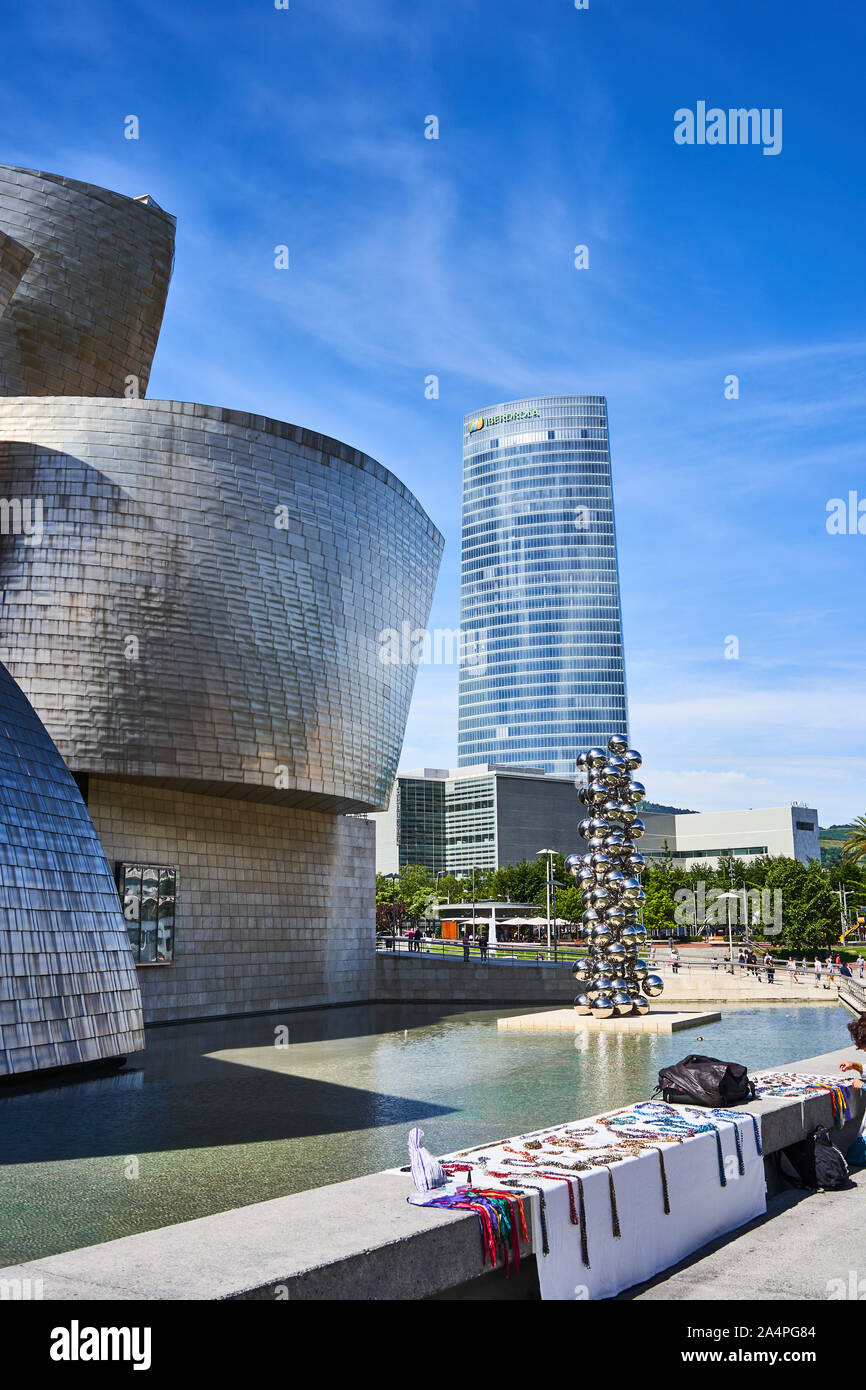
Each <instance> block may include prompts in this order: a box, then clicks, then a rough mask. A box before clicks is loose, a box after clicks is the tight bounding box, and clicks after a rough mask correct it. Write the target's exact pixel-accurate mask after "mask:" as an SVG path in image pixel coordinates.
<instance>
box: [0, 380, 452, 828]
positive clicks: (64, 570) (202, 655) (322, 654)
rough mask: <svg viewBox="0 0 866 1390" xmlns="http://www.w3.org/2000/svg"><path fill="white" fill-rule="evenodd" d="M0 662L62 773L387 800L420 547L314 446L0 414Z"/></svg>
mask: <svg viewBox="0 0 866 1390" xmlns="http://www.w3.org/2000/svg"><path fill="white" fill-rule="evenodd" d="M3 440H5V441H9V442H7V443H0V497H3V498H7V499H8V498H18V499H35V500H38V501H40V502H41V505H42V515H43V522H42V527H43V529H42V535H41V538H39V539H37V537H36V535H35V534H29V535H26V534H23V533H20V534H15V535H12V534H10V535H8V536H5V537H0V591H2V598H3V605H2V621H0V659H3V660H5V662H6V663H7V665H8V666H9V668H10V670H11V671H12V674H13V675H14V677H15V679H16V680H17V681H19V682H20V684H21V685H22V687H23V688H24V690H25V691H26V692H27V693H28V694H29V695H30V698H31V699H32V700H33V701H34V703H35V704H36V705H37V707H38V709H39V711H40V714H41V715H42V717H43V719H44V720H45V723H46V726H47V728H48V730H49V732H50V733H51V736H52V737H53V739H54V740H55V742H56V744H57V746H58V748H59V749H60V752H61V753H62V755H63V757H64V758H65V759H66V762H67V763H68V765H69V766H70V767H71V768H72V769H73V770H74V771H76V772H87V773H98V774H102V775H108V776H115V777H122V778H136V779H140V778H146V779H149V780H152V781H155V782H157V783H161V784H163V785H173V786H175V787H180V788H185V789H186V790H190V791H209V792H215V793H222V794H226V795H232V796H245V797H249V798H253V799H256V800H270V801H275V802H282V803H284V804H289V805H303V806H308V807H311V808H318V809H327V810H335V811H349V810H364V809H374V808H379V807H382V806H384V805H386V804H387V800H388V794H389V791H390V787H391V784H392V781H393V777H394V774H395V772H396V767H397V760H398V758H399V754H400V749H401V745H402V740H403V734H404V730H405V724H406V719H407V716H408V710H409V701H410V698H411V693H412V686H413V683H414V678H415V673H416V668H415V666H414V665H411V664H404V665H384V664H382V663H381V661H380V660H379V651H380V641H381V633H382V631H383V630H384V629H390V628H397V629H399V628H400V625H401V623H402V622H403V621H408V622H409V623H410V624H411V626H412V628H413V629H414V628H417V627H424V626H425V624H426V622H427V617H428V614H429V609H430V604H431V601H432V596H433V588H434V585H435V580H436V573H437V569H438V565H439V559H440V555H441V549H442V537H441V536H440V534H439V532H438V531H437V530H436V528H435V527H434V526H433V525H432V523H431V522H430V520H429V518H428V517H427V516H426V514H425V513H424V512H423V511H422V510H421V508H420V506H419V505H418V503H417V502H416V501H415V499H414V498H413V497H412V495H411V494H410V493H409V492H407V490H406V489H405V488H404V487H403V485H402V484H401V483H400V482H399V481H398V480H397V479H396V478H395V477H394V476H393V475H392V474H390V473H389V472H387V470H386V469H384V468H382V467H381V465H380V464H378V463H376V462H375V461H374V460H373V459H370V458H368V457H366V456H365V455H364V454H360V453H358V452H357V451H355V450H353V449H350V448H349V447H348V446H347V445H345V444H341V443H339V442H338V441H336V440H333V439H328V438H326V437H324V436H322V435H318V434H314V433H312V432H310V431H307V430H302V429H298V428H296V427H295V426H292V425H286V424H282V423H280V422H279V421H274V420H267V419H265V418H263V417H260V416H251V415H244V414H240V413H238V412H234V411H227V410H219V409H216V408H213V407H210V406H201V405H190V404H184V403H178V402H171V401H136V400H117V401H107V400H101V401H94V400H87V399H79V400H69V399H50V400H45V399H39V400H33V399H24V400H22V399H18V400H10V399H6V400H0V441H3Z"/></svg>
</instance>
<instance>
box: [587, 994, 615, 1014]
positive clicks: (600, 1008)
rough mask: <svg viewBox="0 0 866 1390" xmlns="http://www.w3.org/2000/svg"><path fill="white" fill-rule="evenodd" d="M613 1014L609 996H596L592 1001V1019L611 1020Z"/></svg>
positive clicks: (613, 1009) (613, 1008) (612, 1003)
mask: <svg viewBox="0 0 866 1390" xmlns="http://www.w3.org/2000/svg"><path fill="white" fill-rule="evenodd" d="M614 1012H615V1007H614V1002H613V1000H612V999H611V997H610V995H609V994H597V995H596V997H595V998H594V999H593V1001H592V1016H593V1018H612V1017H613V1014H614Z"/></svg>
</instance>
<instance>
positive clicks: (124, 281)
mask: <svg viewBox="0 0 866 1390" xmlns="http://www.w3.org/2000/svg"><path fill="white" fill-rule="evenodd" d="M0 234H5V237H4V240H5V243H6V245H5V246H4V240H0V395H3V396H123V395H125V394H126V393H127V390H128V386H127V383H128V380H129V378H135V382H136V386H135V387H134V388H132V389H134V390H136V391H137V394H138V395H140V396H143V395H144V394H145V391H146V388H147V382H148V378H149V376H150V366H151V362H152V360H153V354H154V351H155V350H156V342H157V338H158V337H159V330H160V326H161V324H162V315H163V310H164V308H165V299H166V295H167V293H168V285H169V280H170V279H171V271H172V261H173V256H174V234H175V221H174V218H173V217H171V216H170V215H169V214H168V213H166V212H163V210H162V209H161V208H159V207H157V206H156V204H155V203H154V202H153V200H152V199H149V198H147V197H142V198H126V197H124V196H123V195H122V194H121V193H112V192H111V191H110V190H109V189H106V188H99V187H97V186H96V185H95V184H89V183H80V182H78V181H77V180H76V179H66V178H61V177H60V176H59V175H57V174H44V173H39V172H37V171H36V170H33V169H14V168H11V167H10V166H9V165H5V164H3V165H0ZM10 239H11V240H12V241H13V243H17V245H18V248H19V249H18V250H17V251H16V250H15V248H14V246H13V247H10V246H9V245H8V242H9V240H10ZM22 252H23V254H24V255H25V256H26V257H28V260H27V263H26V265H25V266H24V267H23V268H21V273H20V274H18V281H17V282H16V284H15V285H14V286H13V287H12V290H10V291H9V292H8V293H7V295H6V303H5V305H4V302H3V296H4V279H5V277H6V274H7V264H9V273H10V276H11V275H14V274H16V273H17V271H18V267H19V264H20V260H21V255H22Z"/></svg>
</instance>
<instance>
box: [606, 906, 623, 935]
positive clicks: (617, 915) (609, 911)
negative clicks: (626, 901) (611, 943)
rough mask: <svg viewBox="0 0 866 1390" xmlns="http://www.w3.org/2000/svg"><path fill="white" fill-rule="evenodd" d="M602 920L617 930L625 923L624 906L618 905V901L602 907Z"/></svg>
mask: <svg viewBox="0 0 866 1390" xmlns="http://www.w3.org/2000/svg"><path fill="white" fill-rule="evenodd" d="M604 920H605V922H606V923H607V924H608V926H610V927H612V928H613V929H614V930H615V931H619V928H620V927H621V926H623V925H624V923H625V908H624V907H620V906H619V904H618V903H613V904H612V906H610V907H606V908H605V909H604Z"/></svg>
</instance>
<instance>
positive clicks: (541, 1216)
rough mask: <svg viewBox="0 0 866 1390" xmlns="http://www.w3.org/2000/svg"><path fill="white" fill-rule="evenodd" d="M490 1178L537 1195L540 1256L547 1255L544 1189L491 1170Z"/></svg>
mask: <svg viewBox="0 0 866 1390" xmlns="http://www.w3.org/2000/svg"><path fill="white" fill-rule="evenodd" d="M490 1176H491V1177H492V1178H501V1179H503V1180H504V1182H505V1186H506V1187H513V1188H514V1189H515V1190H516V1191H518V1192H523V1190H524V1189H530V1190H532V1191H533V1192H537V1193H538V1224H539V1225H540V1227H541V1253H542V1255H549V1254H550V1241H549V1239H548V1234H547V1199H546V1197H545V1195H544V1188H543V1187H542V1186H541V1183H538V1182H526V1181H525V1180H524V1179H521V1180H520V1181H518V1180H517V1178H512V1177H510V1176H509V1174H508V1173H500V1172H497V1171H496V1170H495V1169H493V1168H491V1169H490Z"/></svg>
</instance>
